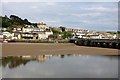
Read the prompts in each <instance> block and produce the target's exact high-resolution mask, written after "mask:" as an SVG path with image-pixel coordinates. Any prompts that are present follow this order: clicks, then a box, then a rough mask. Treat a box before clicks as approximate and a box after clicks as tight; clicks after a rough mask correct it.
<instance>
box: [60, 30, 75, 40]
mask: <svg viewBox="0 0 120 80" xmlns="http://www.w3.org/2000/svg"><path fill="white" fill-rule="evenodd" d="M72 36H73V35H72V33H71V32H64V35H63V36H62V37H63V39H65V38H71V37H72Z"/></svg>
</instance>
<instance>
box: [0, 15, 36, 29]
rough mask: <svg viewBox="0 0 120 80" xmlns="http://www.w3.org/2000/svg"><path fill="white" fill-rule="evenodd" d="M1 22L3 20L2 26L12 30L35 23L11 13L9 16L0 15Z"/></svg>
mask: <svg viewBox="0 0 120 80" xmlns="http://www.w3.org/2000/svg"><path fill="white" fill-rule="evenodd" d="M0 20H2V21H0V22H2V26H1V27H2V28H7V29H9V30H12V29H13V28H15V27H18V26H19V27H20V26H21V27H23V26H25V25H35V24H33V23H31V22H29V21H28V20H27V19H22V18H20V17H18V16H16V15H10V17H7V16H6V15H5V16H4V17H3V16H0Z"/></svg>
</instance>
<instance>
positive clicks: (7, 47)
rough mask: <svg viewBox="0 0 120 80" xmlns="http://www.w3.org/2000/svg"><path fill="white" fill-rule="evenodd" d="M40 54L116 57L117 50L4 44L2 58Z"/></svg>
mask: <svg viewBox="0 0 120 80" xmlns="http://www.w3.org/2000/svg"><path fill="white" fill-rule="evenodd" d="M41 54H87V55H118V50H117V49H108V48H98V47H86V46H77V45H75V44H73V43H59V44H53V43H4V44H2V56H20V55H21V56H22V55H41Z"/></svg>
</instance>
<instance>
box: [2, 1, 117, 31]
mask: <svg viewBox="0 0 120 80" xmlns="http://www.w3.org/2000/svg"><path fill="white" fill-rule="evenodd" d="M10 1H12V2H10ZM17 1H18V2H15V1H14V0H9V1H8V0H4V2H2V15H8V16H9V15H11V14H15V15H17V16H19V17H21V18H23V19H24V18H27V19H28V20H29V21H31V22H41V21H43V22H45V23H47V24H48V25H50V26H53V27H59V26H65V27H71V28H81V29H88V30H97V31H116V30H117V29H118V3H117V0H109V1H116V2H77V1H76V2H54V0H52V1H53V2H42V0H41V1H40V2H39V1H38V0H34V2H33V0H29V2H27V0H26V2H25V0H24V1H23V0H17ZM30 1H31V2H30ZM46 1H47V0H46ZM69 1H70V0H69ZM81 1H82V0H81ZM88 1H90V0H88ZM93 1H95V0H93ZM97 1H98V0H97ZM105 1H108V0H105Z"/></svg>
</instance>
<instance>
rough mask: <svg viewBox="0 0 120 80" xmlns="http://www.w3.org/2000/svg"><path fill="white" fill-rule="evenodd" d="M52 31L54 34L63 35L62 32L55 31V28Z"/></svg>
mask: <svg viewBox="0 0 120 80" xmlns="http://www.w3.org/2000/svg"><path fill="white" fill-rule="evenodd" d="M51 30H52V32H53V34H62V32H59V31H57V30H55V29H54V28H51Z"/></svg>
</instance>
